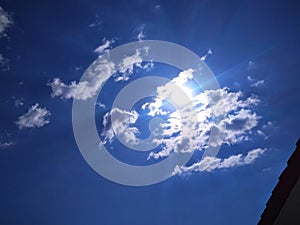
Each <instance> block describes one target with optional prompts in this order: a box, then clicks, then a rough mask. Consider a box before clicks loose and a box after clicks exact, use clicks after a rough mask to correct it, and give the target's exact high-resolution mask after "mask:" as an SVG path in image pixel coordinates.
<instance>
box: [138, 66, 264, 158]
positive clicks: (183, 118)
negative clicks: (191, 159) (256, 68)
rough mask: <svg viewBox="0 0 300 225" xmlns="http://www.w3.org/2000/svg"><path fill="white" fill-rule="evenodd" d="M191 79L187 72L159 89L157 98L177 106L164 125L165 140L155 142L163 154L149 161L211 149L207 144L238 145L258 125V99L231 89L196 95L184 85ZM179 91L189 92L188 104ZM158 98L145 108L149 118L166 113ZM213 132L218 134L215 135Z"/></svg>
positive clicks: (191, 75) (209, 91)
mask: <svg viewBox="0 0 300 225" xmlns="http://www.w3.org/2000/svg"><path fill="white" fill-rule="evenodd" d="M192 78H193V71H192V70H186V71H183V72H181V73H179V74H178V76H177V77H175V78H174V79H173V80H171V81H170V82H168V83H167V84H165V85H163V86H160V87H158V88H157V90H156V93H157V95H158V96H160V97H161V98H162V99H167V100H169V101H171V102H173V103H175V104H176V111H175V112H173V113H171V114H170V115H169V117H168V119H167V120H166V121H165V122H164V123H163V124H162V125H161V126H162V128H163V137H162V138H161V139H155V140H154V141H155V142H156V143H157V144H161V146H162V149H161V151H158V152H151V153H150V154H149V157H148V158H154V159H159V158H161V157H167V156H169V155H170V154H171V153H172V152H177V153H184V152H194V151H196V150H199V151H201V150H204V149H205V148H207V147H208V143H209V144H210V145H211V146H219V145H221V144H227V145H232V144H236V143H238V142H241V141H245V140H249V139H250V137H249V134H250V133H251V131H252V129H253V128H255V127H256V126H257V125H258V121H259V119H260V116H258V115H257V114H256V113H254V112H252V109H251V108H252V107H253V106H254V105H257V104H258V103H259V99H258V98H257V97H256V96H254V95H252V96H249V97H247V98H245V97H244V96H243V93H242V92H241V91H239V92H232V91H230V89H229V88H221V89H216V90H206V91H204V92H201V93H199V94H194V95H193V94H192V92H189V88H188V87H187V86H185V85H186V84H187V83H188V81H189V79H192ZM180 89H182V90H186V91H187V96H189V98H190V100H189V101H187V100H186V98H183V97H184V96H182V94H181V92H179V91H178V90H180ZM157 99H158V100H157V101H155V102H152V103H146V104H144V105H143V106H144V107H145V106H147V107H151V108H149V111H148V115H149V116H154V115H158V114H159V113H160V112H164V111H163V108H162V107H163V106H162V103H161V100H160V99H159V98H157ZM212 130H214V131H215V132H214V134H217V135H215V136H214V135H213V134H212ZM220 135H221V138H220Z"/></svg>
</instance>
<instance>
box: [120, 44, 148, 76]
mask: <svg viewBox="0 0 300 225" xmlns="http://www.w3.org/2000/svg"><path fill="white" fill-rule="evenodd" d="M147 51H148V49H147V48H142V49H136V50H135V53H134V54H133V55H129V56H125V57H124V58H123V60H122V62H121V63H120V64H119V65H118V72H119V73H120V75H119V76H117V77H116V78H115V82H118V81H127V80H129V78H130V75H132V74H133V71H134V68H141V69H145V70H148V69H151V68H152V67H153V63H151V62H148V63H145V64H142V62H143V58H142V54H147Z"/></svg>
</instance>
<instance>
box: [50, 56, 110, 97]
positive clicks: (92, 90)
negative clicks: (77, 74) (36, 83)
mask: <svg viewBox="0 0 300 225" xmlns="http://www.w3.org/2000/svg"><path fill="white" fill-rule="evenodd" d="M114 73H115V65H114V63H112V62H110V61H108V60H106V59H100V60H99V61H98V64H97V66H96V67H95V69H94V71H93V72H92V73H91V74H90V77H89V79H90V80H86V81H80V82H76V81H72V82H71V84H69V85H67V84H65V83H64V82H62V81H61V80H60V79H59V78H54V79H53V80H52V81H51V82H50V83H48V84H47V85H48V86H50V87H51V89H52V93H51V96H52V98H54V97H61V98H64V99H71V98H73V99H77V100H86V99H88V98H91V97H93V96H94V95H95V94H96V93H97V91H98V90H99V88H100V87H101V85H102V84H103V82H104V81H105V80H106V79H108V77H109V76H110V75H111V74H114Z"/></svg>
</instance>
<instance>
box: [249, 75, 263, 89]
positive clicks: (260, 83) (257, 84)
mask: <svg viewBox="0 0 300 225" xmlns="http://www.w3.org/2000/svg"><path fill="white" fill-rule="evenodd" d="M247 80H248V81H250V82H252V84H251V87H261V86H263V85H264V84H265V81H264V80H256V79H254V78H252V77H251V76H247Z"/></svg>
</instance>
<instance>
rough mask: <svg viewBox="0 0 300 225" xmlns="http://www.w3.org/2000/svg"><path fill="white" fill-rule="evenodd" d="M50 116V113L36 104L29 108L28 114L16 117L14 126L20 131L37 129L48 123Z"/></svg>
mask: <svg viewBox="0 0 300 225" xmlns="http://www.w3.org/2000/svg"><path fill="white" fill-rule="evenodd" d="M50 115H51V113H50V111H48V110H47V109H46V108H41V107H39V104H38V103H36V104H35V105H32V106H31V107H30V108H29V110H28V112H26V113H25V114H23V115H21V116H19V117H18V120H17V122H16V124H17V126H18V127H19V129H20V130H21V129H23V128H39V127H42V126H44V125H46V124H48V123H49V122H50Z"/></svg>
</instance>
